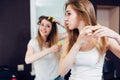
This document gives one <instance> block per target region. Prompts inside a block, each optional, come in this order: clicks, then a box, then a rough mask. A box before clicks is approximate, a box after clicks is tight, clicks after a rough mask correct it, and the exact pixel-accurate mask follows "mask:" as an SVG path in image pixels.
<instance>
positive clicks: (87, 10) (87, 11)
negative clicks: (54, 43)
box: [65, 0, 107, 55]
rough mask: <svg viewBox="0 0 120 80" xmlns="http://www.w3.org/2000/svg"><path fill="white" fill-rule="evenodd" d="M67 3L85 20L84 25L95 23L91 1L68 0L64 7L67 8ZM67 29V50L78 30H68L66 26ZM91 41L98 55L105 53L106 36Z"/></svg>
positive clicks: (93, 24) (74, 39)
mask: <svg viewBox="0 0 120 80" xmlns="http://www.w3.org/2000/svg"><path fill="white" fill-rule="evenodd" d="M68 5H70V6H71V7H72V8H73V9H74V10H75V11H76V12H77V14H78V15H79V16H80V18H82V20H83V21H84V22H85V26H89V25H92V26H95V25H97V20H96V15H95V10H94V7H93V5H92V3H91V2H90V1H89V0H68V2H67V3H66V5H65V9H66V8H67V6H68ZM67 31H68V42H69V43H68V48H67V49H68V50H67V51H69V50H70V49H71V47H72V46H73V44H74V43H75V42H76V40H77V37H78V35H79V31H78V30H77V29H74V30H69V29H68V28H67ZM93 40H94V41H93ZM92 41H93V43H94V44H95V46H96V48H97V50H98V51H99V53H100V55H102V54H103V53H105V51H106V45H107V38H106V37H102V38H100V39H99V40H95V39H92Z"/></svg>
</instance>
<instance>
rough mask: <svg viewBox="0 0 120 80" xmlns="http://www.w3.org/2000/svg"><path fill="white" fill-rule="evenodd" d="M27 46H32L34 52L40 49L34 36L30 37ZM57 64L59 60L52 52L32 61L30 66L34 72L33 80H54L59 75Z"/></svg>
mask: <svg viewBox="0 0 120 80" xmlns="http://www.w3.org/2000/svg"><path fill="white" fill-rule="evenodd" d="M28 46H32V47H33V48H34V53H37V52H39V51H40V49H39V46H38V41H37V40H36V38H35V39H31V40H30V42H29V44H28ZM44 49H46V48H45V47H43V50H44ZM58 64H59V61H58V59H57V58H55V55H54V53H50V54H48V55H46V56H44V57H42V58H40V59H39V60H37V61H35V62H33V63H32V66H33V71H34V74H35V80H54V79H55V78H56V77H57V76H58V75H59V74H58Z"/></svg>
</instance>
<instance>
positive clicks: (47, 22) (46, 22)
mask: <svg viewBox="0 0 120 80" xmlns="http://www.w3.org/2000/svg"><path fill="white" fill-rule="evenodd" d="M41 23H45V24H49V25H52V24H51V22H50V21H48V20H46V19H43V20H42V21H41Z"/></svg>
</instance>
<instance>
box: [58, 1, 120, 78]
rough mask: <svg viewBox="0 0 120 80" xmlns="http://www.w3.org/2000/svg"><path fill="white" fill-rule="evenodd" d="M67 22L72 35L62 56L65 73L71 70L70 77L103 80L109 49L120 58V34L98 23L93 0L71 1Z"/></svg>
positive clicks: (66, 16)
mask: <svg viewBox="0 0 120 80" xmlns="http://www.w3.org/2000/svg"><path fill="white" fill-rule="evenodd" d="M65 25H66V28H67V31H68V37H67V39H66V40H65V43H64V46H63V52H62V56H61V59H60V65H59V72H60V74H61V76H64V75H65V74H66V73H67V72H68V71H69V70H70V69H71V75H70V78H69V80H102V68H103V63H104V58H105V53H106V51H107V50H108V49H109V50H111V51H112V52H113V53H114V54H115V55H116V56H118V57H119V58H120V35H119V34H117V33H116V32H114V31H113V30H111V29H109V28H107V27H104V26H101V25H98V24H97V21H96V17H95V11H94V7H93V5H92V3H91V2H90V1H89V0H68V2H67V3H66V7H65Z"/></svg>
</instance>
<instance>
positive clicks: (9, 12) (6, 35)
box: [0, 0, 120, 80]
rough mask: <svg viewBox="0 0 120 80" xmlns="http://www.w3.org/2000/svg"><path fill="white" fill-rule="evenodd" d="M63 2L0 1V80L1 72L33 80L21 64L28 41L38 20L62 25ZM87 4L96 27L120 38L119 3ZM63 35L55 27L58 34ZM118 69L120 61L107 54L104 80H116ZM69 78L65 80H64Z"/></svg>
mask: <svg viewBox="0 0 120 80" xmlns="http://www.w3.org/2000/svg"><path fill="white" fill-rule="evenodd" d="M66 1H67V0H0V80H2V78H1V77H4V76H3V75H4V74H3V73H2V71H3V68H5V69H6V68H7V69H8V70H9V71H10V72H12V73H13V75H14V76H13V75H12V77H16V78H17V80H34V75H31V71H32V67H31V64H29V65H26V64H25V61H24V58H25V53H26V49H27V44H28V41H29V40H30V39H31V38H34V37H35V36H36V34H37V29H38V25H37V21H38V18H39V16H41V15H46V16H52V17H54V18H55V19H57V20H59V21H60V22H62V23H64V4H65V2H66ZM90 1H91V2H92V3H93V5H94V7H95V11H96V16H97V20H98V23H99V24H101V25H104V26H107V27H110V28H111V29H113V30H114V31H116V32H117V33H119V34H120V0H90ZM58 27H59V26H58ZM64 31H65V30H64V29H63V28H62V27H59V32H60V33H61V32H64ZM119 66H120V59H118V58H117V57H116V56H115V55H113V53H112V52H111V51H108V52H107V55H106V60H105V63H104V67H103V78H104V80H120V67H119ZM4 73H5V72H4ZM6 73H7V72H6ZM69 74H70V73H68V74H67V75H66V76H65V79H66V80H68V77H69ZM3 80H5V79H3Z"/></svg>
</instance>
